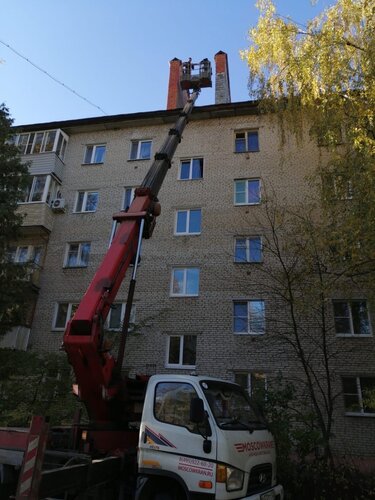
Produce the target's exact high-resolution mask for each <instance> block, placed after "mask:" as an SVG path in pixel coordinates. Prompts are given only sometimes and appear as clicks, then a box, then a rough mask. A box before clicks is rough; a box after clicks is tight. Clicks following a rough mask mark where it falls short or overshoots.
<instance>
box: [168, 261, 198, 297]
mask: <svg viewBox="0 0 375 500" xmlns="http://www.w3.org/2000/svg"><path fill="white" fill-rule="evenodd" d="M193 269H194V270H197V271H198V291H197V293H187V291H186V290H187V284H188V271H189V270H193ZM175 271H183V273H184V276H183V285H182V288H183V292H182V293H175V292H173V278H174V273H175ZM199 281H200V268H199V267H174V268H173V269H172V279H171V288H170V296H171V297H198V296H199Z"/></svg>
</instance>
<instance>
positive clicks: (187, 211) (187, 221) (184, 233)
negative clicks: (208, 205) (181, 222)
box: [174, 208, 202, 236]
mask: <svg viewBox="0 0 375 500" xmlns="http://www.w3.org/2000/svg"><path fill="white" fill-rule="evenodd" d="M198 210H199V212H200V230H199V231H189V225H190V214H191V212H192V211H195V212H196V211H198ZM182 212H186V214H187V216H186V228H185V229H186V230H185V231H180V232H178V231H177V222H178V214H179V213H182ZM201 230H202V209H201V208H186V209H184V208H181V209H179V210H176V214H175V224H174V235H175V236H186V235H189V236H191V235H199V234H201Z"/></svg>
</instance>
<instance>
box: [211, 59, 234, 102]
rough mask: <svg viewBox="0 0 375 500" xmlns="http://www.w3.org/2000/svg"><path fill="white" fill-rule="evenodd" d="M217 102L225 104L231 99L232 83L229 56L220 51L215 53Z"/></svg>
mask: <svg viewBox="0 0 375 500" xmlns="http://www.w3.org/2000/svg"><path fill="white" fill-rule="evenodd" d="M215 66H216V70H215V73H216V78H215V104H225V103H227V102H231V100H230V85H229V72H228V56H227V54H226V53H225V52H223V51H221V50H220V51H219V52H218V53H217V54H215Z"/></svg>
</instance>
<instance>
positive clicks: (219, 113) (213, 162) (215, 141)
mask: <svg viewBox="0 0 375 500" xmlns="http://www.w3.org/2000/svg"><path fill="white" fill-rule="evenodd" d="M176 117H177V113H175V112H171V111H166V112H155V113H141V114H139V115H130V116H126V115H124V116H122V117H108V118H105V119H102V118H101V119H97V120H95V119H88V120H77V121H75V122H74V121H73V122H65V123H64V122H62V123H60V124H58V127H59V128H61V129H62V130H64V131H65V132H66V133H67V134H68V136H69V143H68V146H67V151H66V155H65V166H64V169H63V174H62V179H61V182H62V184H61V192H62V197H63V198H64V199H65V203H66V205H65V212H64V213H55V214H53V215H52V217H53V219H54V220H53V228H52V232H51V234H50V237H49V241H48V248H47V253H46V257H45V261H44V269H43V273H42V275H41V288H40V294H39V299H38V303H37V307H36V311H35V316H34V321H33V325H32V330H31V339H30V344H31V348H32V349H45V350H51V351H52V350H57V349H58V348H59V347H60V345H61V342H62V336H63V332H62V330H61V329H60V330H54V329H53V321H54V314H55V311H56V304H57V303H77V302H79V300H80V299H81V297H82V295H83V293H84V292H85V290H86V288H87V286H88V284H89V282H90V280H91V278H92V277H93V274H94V272H95V270H96V268H97V267H98V265H99V263H100V262H101V259H102V258H103V255H104V254H105V252H106V249H107V247H108V243H109V238H110V234H111V228H112V220H111V217H112V214H113V213H115V212H116V211H118V210H119V209H120V208H121V205H122V200H123V195H124V187H133V186H138V185H139V184H140V183H141V182H142V180H143V178H144V176H145V174H146V172H147V170H148V168H149V167H150V165H151V161H152V160H129V157H130V148H131V141H132V140H152V157H153V155H154V154H155V153H156V152H157V151H158V149H159V148H160V146H161V144H162V142H163V140H164V138H165V136H166V134H167V133H168V130H169V128H170V127H171V126H172V124H173V122H174V120H175V118H176ZM247 130H257V131H258V134H259V152H249V153H235V152H234V141H235V132H236V131H247ZM280 137H281V130H280V124H279V122H278V121H277V119H276V118H274V117H272V116H269V115H260V114H257V113H256V112H255V106H254V105H253V104H252V103H237V104H223V105H213V106H205V107H201V108H199V107H198V108H197V109H196V110H195V112H194V113H193V117H192V120H191V122H190V123H189V125H188V126H187V128H186V130H185V132H184V136H183V140H182V142H181V144H180V145H179V147H178V149H177V152H176V155H175V158H174V161H173V163H172V167H171V169H170V171H169V172H168V175H167V178H166V180H165V183H164V185H163V187H162V189H161V191H160V193H159V199H160V202H161V205H162V214H161V216H160V217H159V218H158V221H157V227H156V229H155V233H154V235H153V237H152V238H151V239H150V240H146V241H144V243H143V252H142V262H141V267H140V269H139V273H138V284H137V289H136V295H135V304H136V324H137V325H138V326H137V327H136V329H135V332H134V333H132V334H130V338H129V341H128V344H127V353H126V356H125V364H124V370H126V371H127V372H129V373H130V374H131V375H134V374H135V373H139V372H141V373H160V372H178V371H180V369H177V368H168V367H167V366H166V360H167V358H166V356H167V342H168V337H169V336H170V335H196V336H197V347H196V363H195V369H194V370H193V371H194V372H195V373H197V374H207V375H211V376H220V377H224V378H227V379H232V380H233V379H234V373H235V372H242V371H243V372H264V373H266V374H267V376H268V377H270V378H272V376H275V375H277V373H278V372H279V371H281V372H282V373H283V374H284V375H285V376H286V377H289V378H291V379H293V377H295V376H296V375H297V374H298V369H297V366H296V363H295V360H294V359H293V357H292V353H291V351H290V350H288V349H286V348H285V347H284V348H283V349H280V346H278V345H277V343H275V342H273V340H272V335H273V334H272V328H269V323H267V320H268V318H269V317H270V315H272V314H273V313H272V311H273V310H276V305H274V304H269V303H267V301H266V305H265V308H266V309H265V310H266V333H265V334H264V335H258V336H255V335H237V334H234V333H233V301H234V300H248V299H258V300H259V299H262V298H263V297H262V294H261V293H259V294H257V292H256V291H254V292H252V294H251V296H249V292H248V288H247V287H245V286H244V285H243V283H244V278H246V272H247V269H246V266H252V269H251V271H252V273H253V274H252V278H253V279H255V280H258V279H261V273H260V272H259V271H257V266H261V265H262V264H256V265H253V264H242V265H238V264H236V263H234V261H233V251H234V237H235V236H236V235H243V234H245V233H246V234H247V235H252V234H255V235H257V234H259V233H260V231H261V229H260V228H259V225H258V224H257V223H256V220H257V218H258V217H259V216H260V215H261V212H262V210H263V207H262V204H259V205H254V206H251V205H244V206H235V205H234V181H235V180H236V179H260V181H261V186H262V190H263V196H264V195H265V191H266V190H267V191H268V190H273V191H274V193H275V194H276V196H277V198H278V199H279V200H283V202H285V203H287V204H294V203H299V202H301V201H303V200H304V199H307V198H308V196H309V188H308V184H307V183H306V182H305V178H306V176H307V175H309V174H311V173H312V172H313V171H314V169H316V167H317V166H318V164H319V162H322V161H323V162H324V161H325V158H324V155H325V152H324V151H323V150H322V148H318V146H317V145H316V144H315V143H314V142H313V141H312V140H311V139H310V137H309V135H308V133H307V132H306V134H305V136H304V137H303V140H302V142H300V143H299V142H297V140H296V139H295V137H294V136H292V135H287V137H286V142H285V143H284V144H283V145H282V144H281V139H280ZM95 144H97V145H98V144H105V145H106V155H105V160H104V162H103V163H102V164H90V165H87V164H82V162H83V158H84V153H85V147H86V145H95ZM189 158H203V159H204V167H203V178H202V179H196V180H179V178H178V173H179V167H180V161H181V160H183V159H189ZM78 191H90V192H98V193H99V201H98V206H97V210H96V211H95V212H93V213H75V212H74V208H75V203H76V197H77V192H78ZM23 207H25V205H24V206H23ZM198 208H199V209H201V213H202V224H201V233H200V234H199V235H191V236H188V235H184V236H177V235H175V217H176V210H179V209H180V210H181V209H183V210H188V209H198ZM46 209H48V207H46ZM33 210H34V209H33ZM48 210H49V209H48ZM30 213H31V212H30ZM33 217H34V215H33ZM27 220H31V216H30V217H29V219H26V223H27ZM48 225H49V227H52V224H51V223H50V222H48ZM79 242H90V243H91V250H90V258H89V264H88V266H87V267H82V268H65V267H64V262H65V259H66V251H67V245H68V244H69V243H79ZM179 267H182V268H185V267H193V268H199V270H200V279H199V294H198V296H196V297H172V296H171V276H172V270H173V269H174V268H179ZM257 273H258V274H257ZM127 279H128V278H127ZM126 281H127V280H126ZM126 294H127V287H126V283H125V284H124V285H123V286H122V287H121V289H120V292H119V294H118V298H117V300H118V301H119V302H125V301H126ZM333 341H335V342H337V343H338V349H339V350H341V351H342V355H341V356H339V357H338V361H337V366H336V372H337V376H338V378H337V379H336V381H335V383H337V384H339V383H340V380H339V379H340V376H341V375H345V374H349V375H353V376H365V375H368V376H375V371H374V353H375V343H374V338H373V336H369V337H368V338H337V339H333ZM188 371H189V372H190V371H192V369H191V368H189V369H188ZM334 432H335V436H336V442H337V446H339V447H340V449H341V451H344V452H348V453H349V452H350V453H351V454H355V455H361V456H365V457H371V456H372V455H373V450H374V449H375V419H374V418H368V417H361V416H352V417H349V416H344V406H343V398H342V397H341V398H339V404H338V405H337V415H336V418H335V430H334Z"/></svg>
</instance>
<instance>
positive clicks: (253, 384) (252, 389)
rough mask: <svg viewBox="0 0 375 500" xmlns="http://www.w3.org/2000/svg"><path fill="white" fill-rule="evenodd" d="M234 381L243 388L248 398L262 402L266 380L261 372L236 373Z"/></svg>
mask: <svg viewBox="0 0 375 500" xmlns="http://www.w3.org/2000/svg"><path fill="white" fill-rule="evenodd" d="M234 381H235V382H236V384H238V385H240V386H241V387H243V388H244V389H245V390H246V391H247V393H248V394H249V396H252V397H253V398H255V399H257V400H264V398H265V393H266V390H267V378H266V375H265V374H264V373H263V372H238V373H235V374H234Z"/></svg>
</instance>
